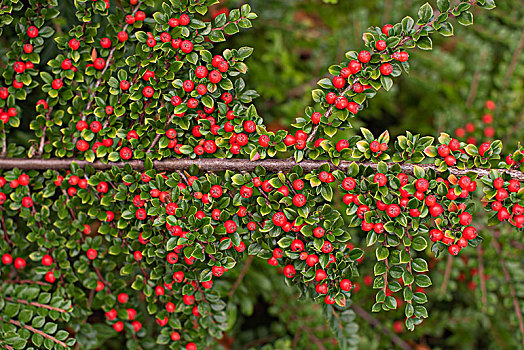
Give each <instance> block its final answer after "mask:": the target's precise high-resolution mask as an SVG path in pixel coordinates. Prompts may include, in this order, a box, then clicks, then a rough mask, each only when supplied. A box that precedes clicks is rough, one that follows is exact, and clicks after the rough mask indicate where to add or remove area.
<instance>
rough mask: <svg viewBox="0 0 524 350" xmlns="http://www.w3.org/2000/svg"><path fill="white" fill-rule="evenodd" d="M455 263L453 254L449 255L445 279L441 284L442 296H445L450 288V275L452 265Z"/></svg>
mask: <svg viewBox="0 0 524 350" xmlns="http://www.w3.org/2000/svg"><path fill="white" fill-rule="evenodd" d="M452 265H453V256H452V255H448V260H447V261H446V271H445V272H444V281H443V282H442V284H441V285H440V296H443V295H444V293H445V292H446V289H447V288H448V282H449V276H450V273H451V267H452Z"/></svg>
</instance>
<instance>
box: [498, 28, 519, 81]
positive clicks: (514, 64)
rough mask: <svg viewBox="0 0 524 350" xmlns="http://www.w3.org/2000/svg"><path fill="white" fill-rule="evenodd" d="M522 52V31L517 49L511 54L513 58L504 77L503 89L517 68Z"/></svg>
mask: <svg viewBox="0 0 524 350" xmlns="http://www.w3.org/2000/svg"><path fill="white" fill-rule="evenodd" d="M522 50H524V29H523V30H522V34H521V35H520V40H519V43H518V44H517V48H516V49H515V52H514V53H513V57H512V58H511V62H510V64H509V66H508V70H507V72H506V75H505V76H504V83H503V85H502V87H503V88H506V87H508V85H509V81H510V79H511V76H512V75H513V72H514V71H515V68H517V64H518V63H519V59H520V54H521V53H522Z"/></svg>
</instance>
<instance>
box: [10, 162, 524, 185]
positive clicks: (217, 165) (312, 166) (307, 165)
mask: <svg viewBox="0 0 524 350" xmlns="http://www.w3.org/2000/svg"><path fill="white" fill-rule="evenodd" d="M73 163H76V164H77V165H78V166H79V167H82V168H84V167H86V166H87V165H90V166H92V167H93V168H94V169H96V170H109V169H111V168H112V167H113V166H116V167H118V168H123V167H124V166H125V165H127V164H129V165H130V166H131V168H132V169H134V170H138V171H142V170H144V162H143V161H141V160H132V161H129V162H109V163H102V162H100V161H96V162H94V163H91V162H88V161H86V160H77V159H72V158H64V159H61V158H50V159H29V158H3V159H2V158H0V169H15V168H17V169H23V170H30V169H35V170H47V169H54V170H65V169H70V167H71V164H73ZM325 163H329V164H330V166H331V170H332V171H333V170H336V169H338V170H341V171H347V170H348V168H349V166H350V165H351V164H352V163H356V164H358V165H363V166H369V167H371V168H372V169H375V170H376V169H377V166H378V164H377V163H373V162H369V161H363V162H362V161H355V162H352V161H342V162H340V164H339V165H334V164H332V163H331V162H330V161H328V160H303V161H301V162H300V163H297V162H296V161H295V160H294V159H293V158H286V159H264V160H257V161H250V160H249V159H218V158H200V159H188V158H181V159H175V158H171V159H164V160H156V161H153V166H154V168H155V169H156V170H159V171H181V170H188V169H189V168H190V167H191V166H192V165H196V166H198V167H199V168H200V170H201V171H204V172H220V171H226V170H231V171H233V172H245V171H254V170H255V168H256V167H257V166H263V167H264V168H265V169H266V170H267V171H269V172H274V173H278V172H288V171H290V170H291V169H292V168H293V167H294V166H295V165H300V166H301V167H302V168H303V169H304V170H305V171H307V172H309V171H312V170H316V169H318V168H319V167H320V166H321V165H322V164H325ZM386 164H387V165H388V166H389V167H392V166H393V165H395V164H398V165H399V166H400V168H401V169H402V171H403V172H404V173H406V174H408V175H412V174H413V173H414V169H415V165H418V166H420V167H421V168H422V169H424V170H430V169H431V170H434V171H435V172H439V171H438V170H437V169H438V167H437V166H436V165H434V164H407V163H393V162H391V163H386ZM448 170H449V172H450V173H451V174H453V175H455V176H464V175H466V174H468V173H469V172H474V173H476V174H477V175H478V176H479V177H482V176H488V175H489V172H490V170H489V169H481V168H470V169H458V168H455V167H448ZM497 170H498V171H499V172H501V173H507V174H508V175H510V176H511V177H512V178H513V179H516V180H519V181H524V173H523V172H521V171H519V170H508V169H497Z"/></svg>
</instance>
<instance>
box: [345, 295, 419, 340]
mask: <svg viewBox="0 0 524 350" xmlns="http://www.w3.org/2000/svg"><path fill="white" fill-rule="evenodd" d="M351 309H353V311H355V313H356V314H357V315H359V316H360V317H361V318H363V319H364V320H366V322H368V323H369V324H370V325H371V326H373V327H375V328H377V329H379V330H380V331H381V332H382V333H384V334H385V335H386V336H388V337H389V338H390V339H391V341H392V342H393V343H395V344H396V345H397V346H398V347H400V348H401V349H403V350H412V349H413V348H412V347H411V345H409V344H408V343H406V342H405V341H404V340H402V339H401V338H400V337H399V336H397V335H396V334H395V333H393V332H392V331H391V330H389V329H388V328H386V327H385V326H384V325H383V324H382V323H381V322H380V321H379V320H377V319H376V318H374V317H373V316H371V315H370V314H369V313H368V312H367V311H366V310H364V309H363V308H361V307H360V306H358V305H356V304H353V305H351Z"/></svg>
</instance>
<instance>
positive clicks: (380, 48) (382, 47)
mask: <svg viewBox="0 0 524 350" xmlns="http://www.w3.org/2000/svg"><path fill="white" fill-rule="evenodd" d="M375 47H376V48H377V50H378V51H383V50H385V49H386V47H387V44H386V41H385V40H379V41H377V42H376V43H375Z"/></svg>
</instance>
